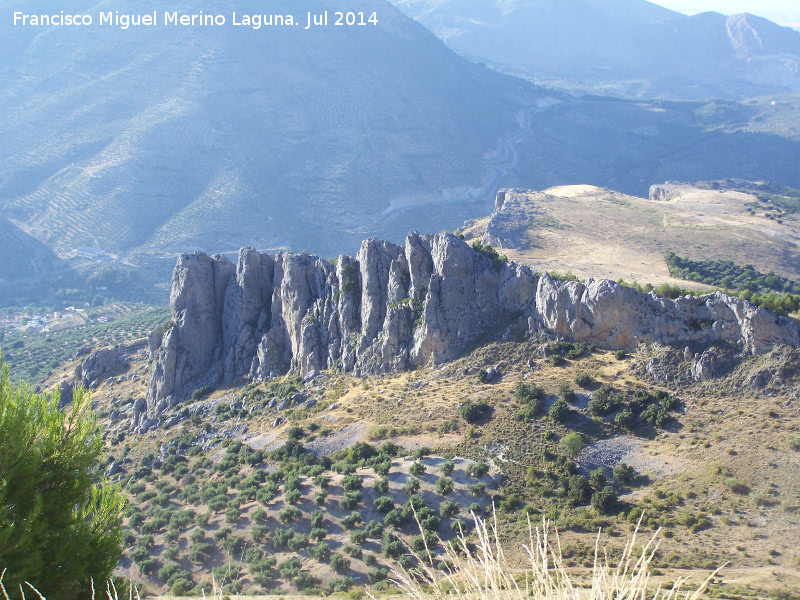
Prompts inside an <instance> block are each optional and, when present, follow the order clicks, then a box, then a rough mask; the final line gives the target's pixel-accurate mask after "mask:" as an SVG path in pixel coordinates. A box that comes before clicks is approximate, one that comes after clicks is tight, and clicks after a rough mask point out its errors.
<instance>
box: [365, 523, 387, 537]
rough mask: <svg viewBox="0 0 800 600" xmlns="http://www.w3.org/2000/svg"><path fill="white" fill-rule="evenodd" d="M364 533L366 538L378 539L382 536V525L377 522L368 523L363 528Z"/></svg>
mask: <svg viewBox="0 0 800 600" xmlns="http://www.w3.org/2000/svg"><path fill="white" fill-rule="evenodd" d="M364 531H365V532H366V533H367V537H371V538H376V539H377V538H380V537H381V536H382V535H383V525H382V524H381V523H378V522H377V521H370V522H369V523H367V526H366V527H365V528H364Z"/></svg>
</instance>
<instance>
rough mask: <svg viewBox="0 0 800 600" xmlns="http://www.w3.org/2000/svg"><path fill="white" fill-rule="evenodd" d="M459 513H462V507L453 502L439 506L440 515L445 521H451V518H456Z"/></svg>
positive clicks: (448, 501)
mask: <svg viewBox="0 0 800 600" xmlns="http://www.w3.org/2000/svg"><path fill="white" fill-rule="evenodd" d="M459 512H461V507H460V506H459V505H458V504H456V503H455V502H452V501H451V500H447V501H445V502H442V504H441V505H440V506H439V514H440V515H441V516H442V518H443V519H449V518H451V517H454V516H456V515H457V514H458V513H459Z"/></svg>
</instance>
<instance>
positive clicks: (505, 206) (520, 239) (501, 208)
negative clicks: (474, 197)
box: [482, 189, 552, 250]
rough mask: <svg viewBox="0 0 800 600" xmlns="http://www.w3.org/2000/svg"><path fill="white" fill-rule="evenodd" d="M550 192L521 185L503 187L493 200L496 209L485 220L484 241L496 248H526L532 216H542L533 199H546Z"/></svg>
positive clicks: (544, 200)
mask: <svg viewBox="0 0 800 600" xmlns="http://www.w3.org/2000/svg"><path fill="white" fill-rule="evenodd" d="M549 198H552V196H549V195H548V194H543V193H541V192H531V191H530V190H521V189H501V190H499V191H498V192H497V195H496V196H495V200H494V212H493V213H492V217H491V218H490V219H489V222H488V223H487V224H486V233H485V234H484V235H483V240H482V241H483V243H484V244H489V245H490V246H494V247H495V248H515V249H519V250H522V249H525V248H528V247H529V246H530V240H529V239H528V236H527V232H528V228H529V227H530V226H531V220H532V219H536V217H537V216H539V214H538V212H537V211H536V209H535V208H534V205H535V204H534V201H535V200H538V201H542V202H547V200H548V199H549Z"/></svg>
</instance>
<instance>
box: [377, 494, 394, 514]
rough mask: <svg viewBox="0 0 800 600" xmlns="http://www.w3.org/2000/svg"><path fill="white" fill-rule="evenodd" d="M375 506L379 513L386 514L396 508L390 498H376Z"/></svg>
mask: <svg viewBox="0 0 800 600" xmlns="http://www.w3.org/2000/svg"><path fill="white" fill-rule="evenodd" d="M373 506H374V507H375V510H377V511H378V512H379V513H383V514H386V513H388V512H389V511H390V510H392V509H393V508H394V500H392V499H391V498H390V497H389V496H379V497H378V498H375V502H374V504H373Z"/></svg>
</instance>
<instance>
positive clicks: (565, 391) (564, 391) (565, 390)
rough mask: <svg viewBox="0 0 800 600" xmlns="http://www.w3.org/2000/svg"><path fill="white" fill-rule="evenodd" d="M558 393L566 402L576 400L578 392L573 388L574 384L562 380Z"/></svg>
mask: <svg viewBox="0 0 800 600" xmlns="http://www.w3.org/2000/svg"><path fill="white" fill-rule="evenodd" d="M558 395H559V396H561V398H563V399H564V401H566V402H575V400H576V399H577V397H578V396H577V394H575V391H574V390H573V389H572V386H571V385H570V384H568V383H567V382H566V381H562V382H561V383H560V384H558Z"/></svg>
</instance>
